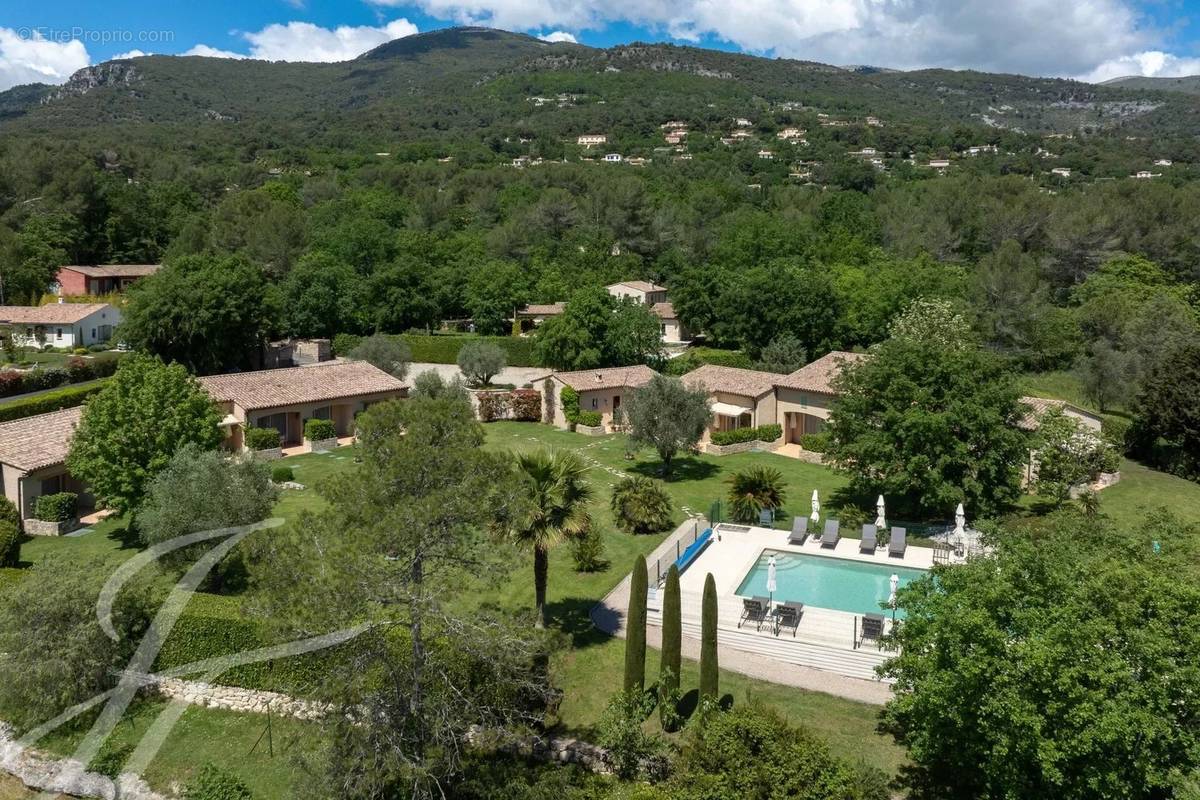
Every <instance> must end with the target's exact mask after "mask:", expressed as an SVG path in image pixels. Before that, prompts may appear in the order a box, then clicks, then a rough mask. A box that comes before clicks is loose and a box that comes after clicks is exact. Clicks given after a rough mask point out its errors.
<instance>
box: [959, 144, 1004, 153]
mask: <svg viewBox="0 0 1200 800" xmlns="http://www.w3.org/2000/svg"><path fill="white" fill-rule="evenodd" d="M998 152H1000V148H999V147H997V146H996V145H994V144H980V145H975V146H974V147H968V148H967V155H969V156H978V155H982V154H984V153H998Z"/></svg>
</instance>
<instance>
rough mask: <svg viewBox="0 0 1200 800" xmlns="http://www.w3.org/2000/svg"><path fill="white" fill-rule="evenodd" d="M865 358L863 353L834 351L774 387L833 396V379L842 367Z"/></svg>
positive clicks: (783, 379) (788, 376) (806, 365)
mask: <svg viewBox="0 0 1200 800" xmlns="http://www.w3.org/2000/svg"><path fill="white" fill-rule="evenodd" d="M864 358H866V355H865V354H863V353H847V352H845V351H843V350H834V351H833V352H832V353H826V354H825V355H823V356H821V357H820V358H818V359H817V360H816V361H814V362H812V363H811V364H805V365H804V366H803V367H801V368H800V369H798V370H796V371H795V372H793V373H792V374H791V375H787V376H784V377H783V378H781V379H780V380H777V381H775V385H776V386H779V387H780V388H783V389H800V390H802V391H805V392H817V393H818V394H835V391H834V388H833V379H834V378H835V377H837V375H838V373H839V372H840V371H841V369H842V366H843V365H846V364H857V363H858V362H859V361H862V360H863V359H864Z"/></svg>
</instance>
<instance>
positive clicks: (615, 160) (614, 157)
mask: <svg viewBox="0 0 1200 800" xmlns="http://www.w3.org/2000/svg"><path fill="white" fill-rule="evenodd" d="M604 160H605V161H606V162H607V163H609V164H620V163H621V160H622V156H621V154H620V153H608V154H606V155H605V156H604Z"/></svg>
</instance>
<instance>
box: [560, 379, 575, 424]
mask: <svg viewBox="0 0 1200 800" xmlns="http://www.w3.org/2000/svg"><path fill="white" fill-rule="evenodd" d="M558 401H559V402H560V403H562V410H563V416H564V417H566V420H567V422H571V423H575V422H578V421H579V392H577V391H575V390H574V389H572V388H571V387H570V386H564V387H563V388H562V391H561V392H559V393H558Z"/></svg>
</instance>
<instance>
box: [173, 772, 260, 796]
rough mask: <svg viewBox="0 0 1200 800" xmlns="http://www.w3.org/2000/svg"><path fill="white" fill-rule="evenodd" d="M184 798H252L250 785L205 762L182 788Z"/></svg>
mask: <svg viewBox="0 0 1200 800" xmlns="http://www.w3.org/2000/svg"><path fill="white" fill-rule="evenodd" d="M183 796H184V800H253V798H254V793H253V792H251V791H250V787H249V786H247V785H246V784H245V783H243V782H242V780H241V779H240V778H238V777H237V776H236V775H233V774H232V773H229V772H226V771H225V770H223V769H221V768H220V767H218V766H216V765H214V764H209V763H206V764H205V765H204V766H202V767H200V771H199V772H197V773H196V777H194V778H192V779H191V780H190V781H188V783H187V786H185V787H184V789H183Z"/></svg>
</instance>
